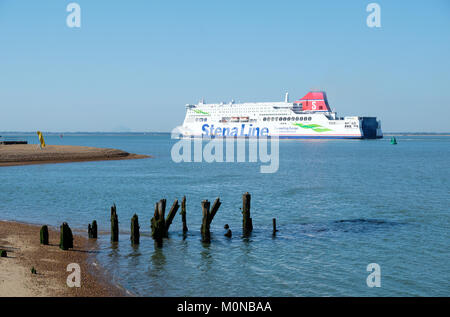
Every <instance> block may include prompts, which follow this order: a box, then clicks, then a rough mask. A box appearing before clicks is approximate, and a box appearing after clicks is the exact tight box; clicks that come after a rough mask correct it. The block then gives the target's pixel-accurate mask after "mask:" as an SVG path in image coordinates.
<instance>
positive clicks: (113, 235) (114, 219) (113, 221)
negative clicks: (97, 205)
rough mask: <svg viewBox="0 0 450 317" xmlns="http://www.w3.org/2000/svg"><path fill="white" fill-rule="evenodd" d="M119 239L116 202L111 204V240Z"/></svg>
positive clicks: (116, 240)
mask: <svg viewBox="0 0 450 317" xmlns="http://www.w3.org/2000/svg"><path fill="white" fill-rule="evenodd" d="M118 241H119V219H118V217H117V208H116V204H113V205H112V206H111V242H118Z"/></svg>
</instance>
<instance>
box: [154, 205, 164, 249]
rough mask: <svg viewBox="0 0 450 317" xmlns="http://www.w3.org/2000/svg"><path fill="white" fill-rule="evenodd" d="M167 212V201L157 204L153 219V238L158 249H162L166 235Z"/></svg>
mask: <svg viewBox="0 0 450 317" xmlns="http://www.w3.org/2000/svg"><path fill="white" fill-rule="evenodd" d="M165 212H166V200H165V199H161V200H160V201H159V202H157V203H156V204H155V214H154V215H153V218H152V219H151V228H152V238H153V239H154V240H155V242H156V244H157V246H158V247H162V245H163V238H164V235H165V234H166V224H165V220H164V214H165Z"/></svg>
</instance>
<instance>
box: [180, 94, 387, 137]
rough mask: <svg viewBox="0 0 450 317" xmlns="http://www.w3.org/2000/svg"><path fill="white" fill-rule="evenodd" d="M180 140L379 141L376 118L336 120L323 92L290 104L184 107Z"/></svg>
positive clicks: (379, 129) (228, 104) (201, 102)
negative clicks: (185, 138)
mask: <svg viewBox="0 0 450 317" xmlns="http://www.w3.org/2000/svg"><path fill="white" fill-rule="evenodd" d="M180 130H181V133H182V136H183V137H204V138H211V137H235V138H254V137H279V138H309V139H324V138H328V139H330V138H337V139H375V138H382V137H383V133H382V131H381V122H380V121H379V120H377V119H376V117H358V116H352V117H338V116H337V114H336V112H334V111H332V110H331V108H330V106H329V104H328V100H327V95H326V93H325V92H324V91H311V92H309V93H307V94H306V95H305V96H304V97H303V98H301V99H299V100H297V101H294V102H289V97H288V94H286V97H285V100H284V101H283V102H250V103H235V102H234V101H232V102H230V103H219V104H207V103H204V102H203V101H200V102H199V103H198V104H196V105H192V104H188V105H186V117H185V119H184V122H183V125H182V127H181V128H180Z"/></svg>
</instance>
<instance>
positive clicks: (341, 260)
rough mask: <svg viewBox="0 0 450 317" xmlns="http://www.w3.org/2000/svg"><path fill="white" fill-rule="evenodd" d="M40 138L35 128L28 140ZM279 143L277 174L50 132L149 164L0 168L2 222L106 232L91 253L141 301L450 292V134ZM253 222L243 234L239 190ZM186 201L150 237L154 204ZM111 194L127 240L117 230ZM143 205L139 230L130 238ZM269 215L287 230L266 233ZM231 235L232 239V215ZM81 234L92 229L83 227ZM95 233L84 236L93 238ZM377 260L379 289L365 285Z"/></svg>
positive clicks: (165, 142)
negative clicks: (163, 230) (206, 229)
mask: <svg viewBox="0 0 450 317" xmlns="http://www.w3.org/2000/svg"><path fill="white" fill-rule="evenodd" d="M27 138H29V140H30V141H33V143H36V139H35V137H34V136H33V137H30V136H29V137H27ZM397 140H398V145H391V144H390V143H389V138H385V139H382V140H367V141H358V140H329V141H281V142H280V167H279V170H278V172H277V173H274V174H261V173H260V172H259V167H260V164H259V163H212V164H209V163H179V164H176V163H174V162H172V160H171V156H170V150H171V147H172V145H173V144H174V143H175V142H176V140H171V139H170V137H169V136H166V135H162V136H151V135H148V136H147V135H141V136H139V135H133V136H130V135H113V136H108V135H88V136H82V135H80V136H74V135H66V136H64V137H63V138H60V137H58V136H48V137H47V139H46V141H47V143H48V144H66V145H86V146H96V147H112V148H119V149H123V150H126V151H129V152H133V153H139V154H150V155H153V156H154V158H152V159H145V160H127V161H109V162H88V163H67V164H51V165H34V166H18V167H3V168H0V218H1V219H7V220H18V221H25V222H31V223H39V224H42V223H46V224H49V225H52V226H58V225H59V224H61V223H62V222H63V221H67V222H68V223H69V224H70V225H71V227H72V228H73V229H75V230H76V231H77V230H86V228H87V225H88V223H89V222H91V221H92V220H93V219H96V220H97V222H98V224H99V230H101V231H105V232H104V233H103V234H101V235H100V237H99V239H98V241H97V242H96V243H97V244H98V246H99V249H100V252H99V253H98V255H97V261H98V262H99V263H100V264H101V265H103V266H104V267H105V268H106V269H107V270H108V271H109V272H110V273H111V274H112V276H113V278H114V280H115V282H117V283H120V284H121V285H123V286H124V287H126V288H127V289H129V290H130V291H131V292H133V293H135V294H138V295H145V296H418V295H419V296H449V295H450V283H449V282H448V280H449V278H450V266H449V262H450V249H449V245H450V237H449V227H450V223H449V219H450V217H449V209H450V195H449V191H450V182H449V176H450V175H449V170H450V169H449V166H450V137H439V136H427V137H420V136H416V137H412V136H404V137H398V138H397ZM247 191H248V192H250V193H251V195H252V201H251V203H252V205H251V212H252V218H253V225H254V231H253V234H252V235H251V236H250V237H249V238H243V237H242V234H241V231H242V230H241V226H242V215H241V212H240V207H241V205H242V194H243V193H244V192H247ZM183 195H186V197H187V221H188V227H189V233H188V235H187V237H186V238H185V239H184V238H183V235H182V232H181V217H180V216H179V214H178V215H177V217H176V218H175V220H174V223H173V224H172V227H171V230H170V236H169V239H166V240H165V241H164V247H163V248H162V249H158V248H155V246H154V243H153V240H152V239H151V237H150V236H149V232H150V219H151V217H152V214H153V211H154V204H155V202H157V201H158V200H159V199H161V198H166V199H167V201H168V202H167V205H168V208H170V206H171V204H172V202H173V200H174V199H179V200H181V198H182V197H183ZM216 197H220V199H221V200H222V202H223V204H222V206H221V207H220V209H219V212H218V214H217V215H216V217H215V219H214V221H213V223H212V226H211V230H212V242H211V244H210V245H203V244H202V243H201V241H200V232H199V231H200V225H201V204H200V203H201V201H202V200H203V199H208V200H210V201H214V199H215V198H216ZM113 203H116V205H117V210H118V215H119V221H120V230H121V235H120V242H119V244H118V245H116V246H112V245H111V243H110V241H109V239H110V237H109V234H108V230H109V213H110V211H109V208H110V206H111V204H113ZM134 213H137V214H138V216H139V220H140V225H141V230H142V232H143V233H142V237H141V244H140V245H139V247H132V246H131V245H130V240H129V231H130V229H129V228H130V218H131V217H132V215H133V214H134ZM272 218H276V219H277V224H278V229H279V232H278V234H277V236H276V237H275V238H273V237H272ZM226 223H227V224H229V225H230V227H231V230H232V231H233V237H232V238H231V239H228V238H226V237H224V232H225V230H224V229H223V226H224V224H226ZM82 234H86V233H82ZM86 235H87V234H86ZM369 263H377V264H379V266H380V268H381V287H379V288H377V287H374V288H369V287H368V286H367V284H366V278H367V276H368V275H369V273H370V272H368V271H367V270H366V268H367V265H368V264H369Z"/></svg>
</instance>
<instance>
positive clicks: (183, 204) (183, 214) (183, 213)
mask: <svg viewBox="0 0 450 317" xmlns="http://www.w3.org/2000/svg"><path fill="white" fill-rule="evenodd" d="M180 214H181V221H182V222H183V233H186V232H187V231H188V227H187V225H186V196H183V199H182V200H181V212H180Z"/></svg>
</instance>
